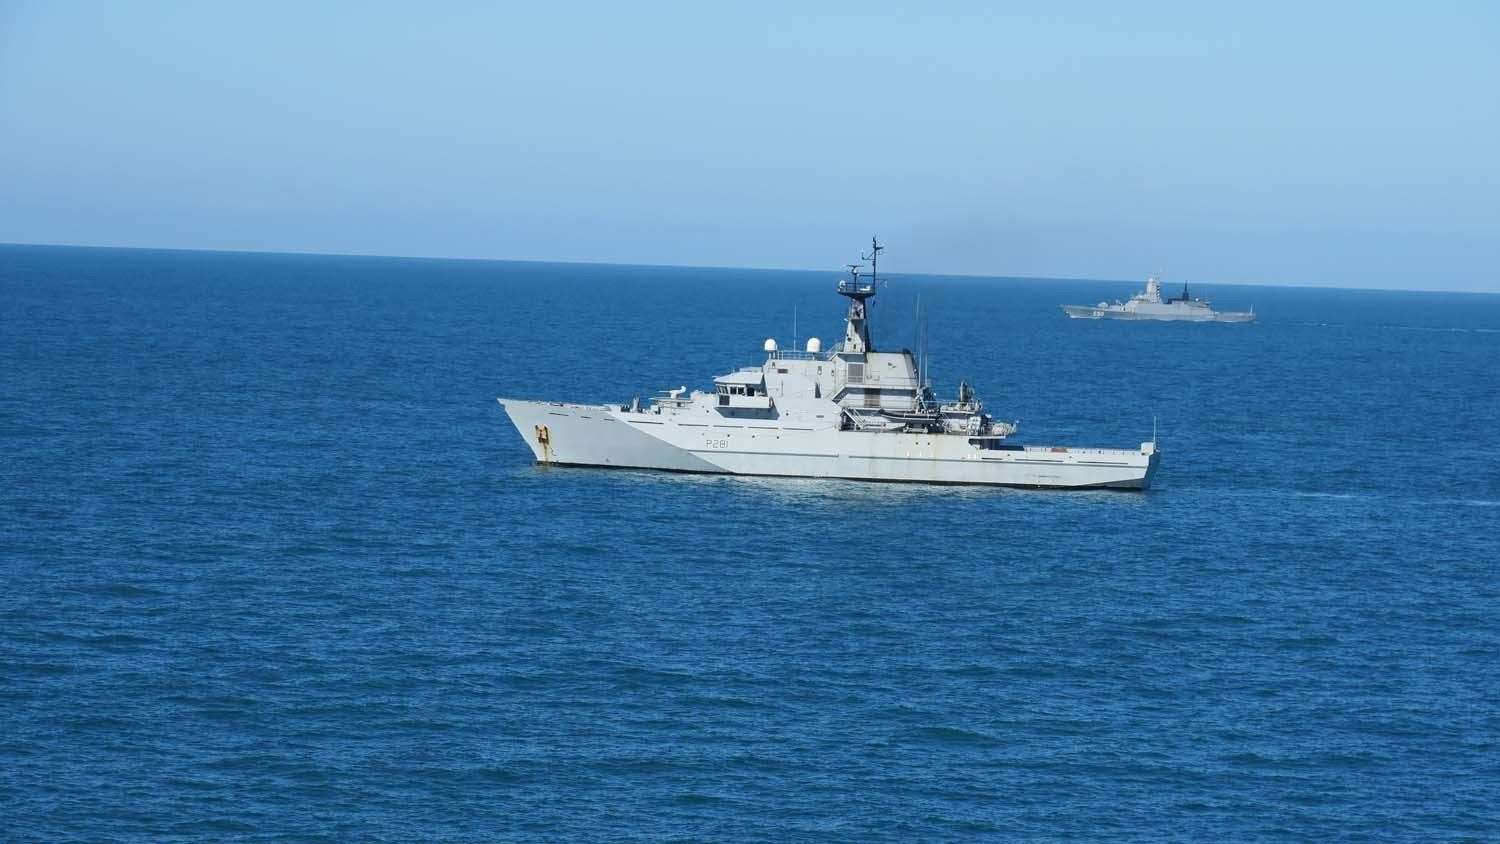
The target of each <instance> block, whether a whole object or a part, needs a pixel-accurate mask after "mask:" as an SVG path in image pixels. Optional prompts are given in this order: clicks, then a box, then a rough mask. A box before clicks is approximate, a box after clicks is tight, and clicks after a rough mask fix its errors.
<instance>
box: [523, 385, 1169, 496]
mask: <svg viewBox="0 0 1500 844" xmlns="http://www.w3.org/2000/svg"><path fill="white" fill-rule="evenodd" d="M499 401H500V404H501V405H502V406H503V407H504V408H505V412H506V415H507V416H509V417H510V420H511V422H512V423H513V424H514V425H515V427H516V430H517V431H518V432H519V433H520V434H521V438H522V439H523V440H524V441H525V442H526V444H527V446H528V447H529V448H530V449H531V452H532V455H533V456H534V457H535V458H536V460H537V462H539V463H544V464H554V465H564V466H602V467H612V468H632V469H660V470H667V471H676V472H701V473H713V474H731V475H758V476H776V477H810V478H841V479H849V480H861V481H901V482H909V483H944V484H978V485H990V486H1011V487H1028V488H1048V489H1147V488H1149V487H1150V485H1151V479H1152V476H1153V475H1154V474H1155V472H1156V468H1157V464H1158V462H1159V460H1160V454H1159V453H1158V452H1157V451H1156V449H1155V446H1154V445H1153V444H1151V443H1143V444H1142V446H1141V448H1140V449H1100V448H1058V447H1042V446H1009V447H1005V448H1000V449H976V448H975V447H974V446H973V445H971V444H970V443H969V440H968V438H967V437H963V436H954V435H932V434H910V433H875V432H859V431H840V430H837V429H835V428H831V427H830V428H825V429H820V430H810V429H805V428H792V427H788V426H782V425H778V423H777V422H776V420H774V419H773V420H764V421H760V422H755V423H750V424H746V423H745V422H744V421H743V420H738V419H733V420H731V419H725V420H723V421H722V423H712V422H710V423H687V424H684V423H682V422H679V421H676V420H674V419H673V418H672V417H671V416H670V415H661V414H656V413H652V412H650V411H649V410H648V411H643V412H631V411H627V410H621V409H620V408H618V407H615V406H611V405H580V404H564V403H556V402H537V401H521V400H516V399H500V400H499Z"/></svg>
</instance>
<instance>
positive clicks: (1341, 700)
mask: <svg viewBox="0 0 1500 844" xmlns="http://www.w3.org/2000/svg"><path fill="white" fill-rule="evenodd" d="M888 263H889V265H890V266H892V267H893V268H896V267H899V255H898V254H896V252H895V251H894V249H893V251H892V253H890V258H889V261H888ZM835 277H836V273H835V272H833V271H830V272H821V273H807V272H765V271H738V270H707V269H662V268H645V267H618V266H584V265H547V264H521V263H496V262H462V261H426V260H403V259H373V258H339V257H313V256H290V255H257V254H220V253H189V252H156V251H125V250H95V249H67V248H42V247H15V246H9V247H0V386H3V389H0V445H3V448H4V455H3V458H0V575H3V582H4V589H3V592H0V838H3V839H4V840H13V841H41V840H79V841H85V840H86V841H100V840H148V841H178V840H215V841H234V840H244V841H266V840H297V841H345V840H367V841H377V840H386V841H412V840H444V841H465V840H467V841H489V840H507V839H532V840H546V841H551V840H561V839H623V840H636V839H638V840H684V841H687V840H717V839H750V840H778V841H779V840H857V841H881V840H889V841H909V840H942V839H953V840H962V839H973V838H993V839H1000V840H1013V839H1027V840H1033V839H1042V840H1049V839H1050V840H1056V839H1095V840H1120V839H1153V840H1159V839H1168V840H1194V841H1196V840H1203V839H1205V838H1208V837H1210V836H1213V837H1222V838H1226V839H1229V840H1309V839H1324V838H1340V839H1401V840H1433V839H1471V840H1493V839H1494V838H1495V837H1497V835H1500V810H1497V808H1496V800H1497V797H1500V703H1497V701H1500V628H1497V620H1496V619H1497V610H1500V584H1497V577H1496V575H1497V556H1500V554H1497V550H1500V540H1497V536H1500V534H1497V530H1500V435H1497V431H1496V420H1497V419H1500V386H1497V380H1496V375H1497V364H1500V296H1484V295H1457V294H1431V293H1425V294H1424V293H1398V292H1370V291H1331V290H1312V289H1276V288H1251V287H1228V286H1223V287H1204V288H1203V292H1207V293H1209V294H1211V295H1213V297H1214V298H1215V301H1216V304H1218V305H1220V306H1222V307H1226V308H1233V309H1240V308H1244V307H1248V306H1250V305H1252V304H1253V305H1254V306H1255V309H1256V311H1257V312H1258V313H1259V314H1261V315H1262V318H1261V321H1260V322H1258V323H1256V324H1253V325H1245V326H1234V325H1185V324H1124V323H1110V322H1097V323H1096V322H1082V321H1072V320H1068V319H1065V318H1064V317H1063V316H1062V314H1061V312H1060V311H1059V310H1058V309H1057V307H1056V305H1057V304H1058V303H1061V302H1092V301H1096V300H1098V299H1100V298H1103V297H1106V296H1108V297H1111V298H1113V297H1115V296H1123V295H1128V294H1129V293H1130V292H1132V290H1133V288H1134V287H1136V286H1137V285H1133V284H1120V283H1110V282H1076V281H1075V282H1061V281H1027V280H1015V279H955V278H936V277H917V276H900V275H897V276H893V277H892V280H891V282H890V284H889V286H888V287H887V288H886V289H885V290H884V291H883V292H882V294H881V297H880V298H879V299H877V305H876V308H875V311H874V316H873V325H874V330H875V334H876V339H877V342H881V343H883V344H884V345H886V346H898V345H909V344H910V343H911V338H912V336H913V319H912V316H913V312H914V308H915V302H916V299H917V297H918V296H919V295H920V296H921V299H922V302H923V307H924V308H926V309H928V310H929V311H930V313H931V321H930V334H931V337H932V354H931V364H932V374H933V377H934V379H935V380H936V381H937V382H938V384H939V388H940V391H941V392H948V391H951V389H952V388H953V387H954V386H955V385H956V383H957V380H958V379H959V378H960V377H965V378H968V379H969V380H970V381H971V382H972V383H974V384H976V385H977V387H978V388H979V391H980V394H981V396H982V397H984V398H986V400H987V402H988V407H989V409H990V410H991V411H992V412H994V413H995V414H996V415H998V416H1000V417H1001V418H1019V419H1020V420H1021V425H1022V427H1021V436H1020V437H1019V438H1020V439H1021V440H1024V441H1027V442H1056V443H1073V444H1081V445H1114V446H1125V447H1129V446H1133V445H1135V444H1137V443H1139V442H1141V441H1142V440H1144V439H1148V438H1149V436H1150V433H1151V425H1152V418H1153V417H1156V418H1157V419H1158V421H1159V428H1160V441H1161V444H1162V449H1163V451H1164V464H1163V468H1162V471H1161V474H1160V475H1159V477H1158V480H1157V484H1156V487H1155V488H1154V489H1152V490H1151V491H1149V492H1147V493H1122V492H1080V493H1058V492H1034V491H1024V490H995V489H967V488H956V487H930V486H907V485H886V484H859V483H852V482H814V481H806V480H795V479H737V478H722V477H708V476H689V475H670V474H653V473H645V472H632V471H604V470H583V469H557V468H553V469H548V468H544V467H537V466H535V465H533V464H532V463H531V461H530V456H529V453H528V452H527V450H526V448H525V446H524V445H523V444H522V442H521V440H520V437H519V436H518V435H517V434H516V433H515V432H514V430H513V429H511V428H510V426H509V425H508V423H507V421H506V420H505V417H504V416H503V414H502V412H501V411H500V409H499V407H498V406H497V405H496V403H495V402H494V397H495V396H497V395H507V396H517V397H532V398H554V399H571V400H586V401H626V400H628V399H629V398H630V397H631V396H632V395H637V394H640V395H649V394H650V393H651V392H652V391H654V390H657V389H661V388H666V387H675V386H679V385H683V384H686V385H689V386H695V385H696V386H701V385H703V384H705V383H706V382H707V381H708V380H709V378H710V377H711V376H712V375H714V374H716V373H718V372H721V371H724V370H726V369H728V368H730V367H732V366H734V365H742V364H749V363H755V362H757V361H758V359H759V357H760V353H759V349H760V344H761V341H762V340H763V339H764V338H765V337H767V336H770V335H776V336H778V337H780V338H781V339H782V341H783V342H786V341H787V340H789V339H790V335H791V333H792V319H793V309H794V307H795V309H796V313H797V317H796V318H797V322H798V327H799V329H800V333H801V334H802V335H803V336H804V337H805V336H807V335H809V334H814V333H816V334H819V335H821V336H822V337H823V338H824V339H825V341H831V340H833V339H835V338H836V337H837V336H838V335H839V332H840V330H841V327H842V323H841V321H840V319H841V313H842V308H841V305H842V300H840V299H839V298H838V297H836V296H835V295H833V293H832V291H831V287H832V283H833V280H834V279H835Z"/></svg>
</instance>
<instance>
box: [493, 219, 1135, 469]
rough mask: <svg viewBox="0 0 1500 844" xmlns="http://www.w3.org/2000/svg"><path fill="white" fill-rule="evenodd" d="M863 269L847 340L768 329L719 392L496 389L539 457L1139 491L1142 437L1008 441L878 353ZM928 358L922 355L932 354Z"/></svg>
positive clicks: (905, 364) (907, 364) (910, 368)
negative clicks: (583, 394)
mask: <svg viewBox="0 0 1500 844" xmlns="http://www.w3.org/2000/svg"><path fill="white" fill-rule="evenodd" d="M870 245H871V251H870V254H869V255H868V256H863V257H864V260H867V261H868V262H869V268H870V273H869V275H868V277H865V276H863V275H862V269H863V266H864V265H863V264H851V265H850V271H849V277H848V278H845V279H842V280H840V281H839V283H838V287H837V291H838V293H839V295H841V296H845V297H847V298H848V299H849V310H848V314H847V317H846V323H845V326H844V339H843V341H842V342H840V343H838V344H836V345H835V346H834V347H833V348H832V349H831V350H830V351H827V352H824V351H823V350H822V343H821V342H820V341H819V340H818V338H816V337H814V338H811V339H809V340H808V341H807V345H806V347H805V350H801V351H799V350H796V349H790V350H788V349H781V348H780V347H779V346H778V344H777V342H776V341H775V340H774V339H770V340H766V341H765V344H764V349H765V352H766V360H765V362H764V363H762V364H761V365H759V366H752V367H745V368H742V369H739V370H737V371H735V372H731V373H728V374H726V375H720V376H718V377H717V378H715V379H714V382H713V383H714V386H713V390H712V391H711V392H710V391H698V390H694V391H692V392H690V393H689V392H688V390H687V388H686V387H682V388H679V389H675V390H667V391H663V392H662V393H661V394H660V395H658V396H656V397H655V398H654V399H652V400H650V401H649V402H648V403H644V404H643V403H642V402H641V400H640V399H635V400H633V401H631V402H630V403H629V404H619V405H613V404H609V405H586V404H566V403H559V402H545V401H522V400H519V399H508V398H502V399H499V402H500V404H501V405H502V406H503V407H504V408H505V412H506V414H507V415H508V416H509V417H510V420H511V422H512V423H513V424H514V425H515V426H516V429H517V430H518V431H519V432H520V433H521V436H522V438H523V439H524V440H525V441H526V444H527V445H528V446H529V447H530V448H531V451H532V454H533V455H535V457H536V459H537V461H538V462H540V463H544V464H566V465H575V466H608V467H629V468H638V469H664V470H675V471H681V472H710V473H720V474H733V475H776V476H791V477H813V478H847V479H854V480H868V481H914V482H928V483H954V484H993V485H1001V486H1018V487H1055V488H1090V487H1104V488H1121V489H1145V488H1147V487H1148V486H1150V484H1151V478H1152V475H1153V474H1155V472H1156V468H1157V464H1158V463H1159V461H1160V458H1161V455H1160V454H1159V452H1158V451H1157V448H1156V441H1155V435H1154V434H1153V436H1152V441H1151V442H1145V443H1141V445H1140V447H1139V448H1134V449H1114V448H1068V447H1063V446H1039V445H1011V444H1009V443H1008V442H1007V438H1008V437H1009V436H1010V435H1011V434H1013V433H1014V432H1015V430H1016V425H1015V424H1014V423H1012V422H1003V421H999V420H996V419H994V418H992V417H991V416H990V415H989V414H987V413H985V412H984V406H983V404H982V403H981V402H980V401H979V399H978V398H976V397H975V395H974V391H973V390H972V389H971V388H970V387H969V385H968V384H967V383H960V385H959V388H958V394H957V396H955V397H954V398H952V399H949V400H940V399H938V398H937V397H936V396H935V394H934V393H933V390H932V387H931V386H930V384H929V383H928V382H927V379H926V378H925V377H924V374H923V371H922V370H921V368H920V367H919V361H918V360H917V358H916V356H914V355H913V354H912V352H911V351H910V350H901V351H897V352H882V351H876V349H875V345H874V343H873V342H872V341H871V339H870V324H869V314H868V310H867V308H868V303H869V300H870V299H871V298H873V297H874V296H875V294H876V291H877V289H878V281H879V278H878V267H879V263H878V262H879V257H880V252H881V250H882V249H883V248H884V247H882V246H881V245H880V244H879V243H878V242H876V241H874V240H872V241H871V244H870ZM924 357H925V355H924Z"/></svg>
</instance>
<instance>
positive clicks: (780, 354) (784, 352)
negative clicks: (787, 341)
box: [771, 349, 828, 360]
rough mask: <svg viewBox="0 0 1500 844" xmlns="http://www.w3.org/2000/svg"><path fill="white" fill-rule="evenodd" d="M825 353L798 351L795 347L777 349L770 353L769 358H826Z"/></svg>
mask: <svg viewBox="0 0 1500 844" xmlns="http://www.w3.org/2000/svg"><path fill="white" fill-rule="evenodd" d="M827 359H828V357H827V355H826V354H820V353H818V352H799V351H797V350H795V349H777V350H776V351H774V352H772V353H771V360H827Z"/></svg>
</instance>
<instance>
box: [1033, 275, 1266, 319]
mask: <svg viewBox="0 0 1500 844" xmlns="http://www.w3.org/2000/svg"><path fill="white" fill-rule="evenodd" d="M1061 307H1062V309H1063V312H1064V313H1066V314H1067V315H1068V316H1070V317H1072V318H1073V319H1155V320H1184V321H1188V322H1250V321H1251V320H1253V319H1255V309H1254V308H1251V309H1250V310H1248V311H1215V310H1214V309H1213V308H1211V307H1209V304H1208V300H1207V299H1195V298H1193V297H1191V296H1189V295H1188V289H1187V285H1186V284H1184V285H1183V286H1182V295H1180V296H1172V297H1169V298H1167V299H1163V298H1162V297H1161V283H1160V282H1159V281H1157V279H1156V277H1155V276H1152V277H1151V278H1149V279H1147V280H1146V289H1145V290H1142V291H1141V292H1139V293H1137V294H1135V295H1134V296H1131V297H1130V299H1128V300H1127V301H1124V302H1113V303H1110V302H1100V303H1099V304H1097V305H1062V306H1061Z"/></svg>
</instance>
